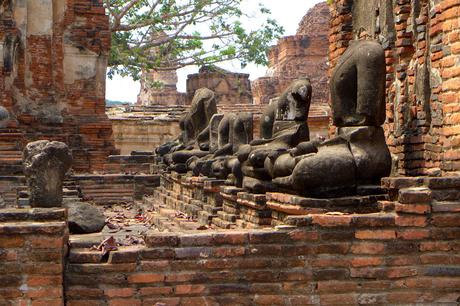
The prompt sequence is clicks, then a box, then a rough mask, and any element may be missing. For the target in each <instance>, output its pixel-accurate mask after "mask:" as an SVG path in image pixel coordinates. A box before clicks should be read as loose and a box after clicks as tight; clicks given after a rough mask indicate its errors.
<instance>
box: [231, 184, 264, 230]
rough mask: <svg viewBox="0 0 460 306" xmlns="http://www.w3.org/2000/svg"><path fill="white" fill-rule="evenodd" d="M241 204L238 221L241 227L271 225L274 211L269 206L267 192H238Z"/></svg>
mask: <svg viewBox="0 0 460 306" xmlns="http://www.w3.org/2000/svg"><path fill="white" fill-rule="evenodd" d="M237 196H238V200H237V202H238V204H239V205H240V214H239V215H240V219H239V220H237V221H236V223H237V225H238V227H241V228H258V227H261V226H271V223H272V218H271V216H272V211H271V210H270V209H269V208H268V206H267V197H266V195H265V194H252V193H248V192H240V193H238V195H237Z"/></svg>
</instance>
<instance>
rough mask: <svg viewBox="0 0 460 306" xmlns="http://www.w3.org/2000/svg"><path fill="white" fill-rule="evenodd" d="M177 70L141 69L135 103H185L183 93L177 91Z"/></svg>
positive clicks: (149, 104) (151, 104) (148, 104)
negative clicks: (139, 87) (139, 86)
mask: <svg viewBox="0 0 460 306" xmlns="http://www.w3.org/2000/svg"><path fill="white" fill-rule="evenodd" d="M177 81H178V78H177V72H176V71H175V70H167V71H161V70H160V71H155V70H152V71H143V72H142V77H141V89H140V92H139V95H138V96H137V103H136V104H137V105H142V106H154V105H185V104H186V102H187V101H186V97H187V95H186V94H185V93H181V92H178V91H177Z"/></svg>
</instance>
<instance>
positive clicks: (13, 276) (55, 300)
mask: <svg viewBox="0 0 460 306" xmlns="http://www.w3.org/2000/svg"><path fill="white" fill-rule="evenodd" d="M66 245H67V224H66V214H65V210H63V209H32V210H18V209H11V210H0V271H1V273H0V284H1V285H0V304H2V305H49V306H51V305H64V288H63V276H62V275H63V268H64V257H65V249H66Z"/></svg>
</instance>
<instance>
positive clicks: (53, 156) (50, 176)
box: [23, 140, 72, 207]
mask: <svg viewBox="0 0 460 306" xmlns="http://www.w3.org/2000/svg"><path fill="white" fill-rule="evenodd" d="M23 159H24V174H25V175H26V179H27V184H28V185H29V188H30V205H31V206H32V207H60V206H61V204H62V181H63V180H64V176H65V174H66V172H67V170H69V169H70V166H71V164H72V155H71V154H70V151H69V148H68V147H67V145H66V144H65V143H62V142H58V141H51V142H50V141H48V140H39V141H35V142H31V143H29V144H28V145H27V146H26V148H25V149H24V153H23Z"/></svg>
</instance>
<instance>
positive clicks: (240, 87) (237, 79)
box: [187, 66, 252, 105]
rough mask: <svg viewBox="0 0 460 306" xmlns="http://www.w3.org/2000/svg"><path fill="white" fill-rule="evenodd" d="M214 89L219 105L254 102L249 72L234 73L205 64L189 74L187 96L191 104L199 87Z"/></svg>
mask: <svg viewBox="0 0 460 306" xmlns="http://www.w3.org/2000/svg"><path fill="white" fill-rule="evenodd" d="M202 87H206V88H209V89H210V90H212V91H214V93H215V95H216V103H217V104H218V105H232V104H252V93H251V82H250V81H249V74H244V73H233V72H230V71H227V70H224V69H222V68H219V67H216V66H203V67H201V68H200V71H199V72H198V73H196V74H190V75H188V76H187V97H188V103H189V104H190V103H191V102H192V100H193V96H194V94H195V92H196V90H197V89H199V88H202Z"/></svg>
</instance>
